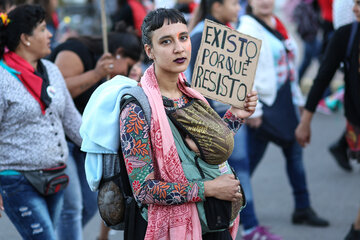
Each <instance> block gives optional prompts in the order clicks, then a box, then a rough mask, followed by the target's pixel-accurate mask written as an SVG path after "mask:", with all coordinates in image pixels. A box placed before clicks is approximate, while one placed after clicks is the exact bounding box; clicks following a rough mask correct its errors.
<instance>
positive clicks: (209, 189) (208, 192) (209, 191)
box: [204, 180, 214, 197]
mask: <svg viewBox="0 0 360 240" xmlns="http://www.w3.org/2000/svg"><path fill="white" fill-rule="evenodd" d="M204 189H205V190H204V192H205V193H204V195H205V197H213V196H214V193H213V184H212V181H211V180H210V181H205V182H204Z"/></svg>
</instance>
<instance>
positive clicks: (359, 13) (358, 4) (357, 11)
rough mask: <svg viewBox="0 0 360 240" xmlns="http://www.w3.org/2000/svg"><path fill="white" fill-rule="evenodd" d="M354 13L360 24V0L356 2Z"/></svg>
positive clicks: (355, 0)
mask: <svg viewBox="0 0 360 240" xmlns="http://www.w3.org/2000/svg"><path fill="white" fill-rule="evenodd" d="M353 12H354V14H355V18H356V21H358V22H360V0H354V7H353Z"/></svg>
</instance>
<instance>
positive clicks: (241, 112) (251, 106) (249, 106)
mask: <svg viewBox="0 0 360 240" xmlns="http://www.w3.org/2000/svg"><path fill="white" fill-rule="evenodd" d="M257 102H258V96H257V92H256V91H252V92H250V93H248V95H247V96H246V98H245V103H244V109H240V108H237V107H234V106H231V108H230V111H231V112H232V113H233V114H234V115H235V116H236V117H239V118H248V117H250V116H251V115H252V114H253V113H254V111H255V107H256V105H257Z"/></svg>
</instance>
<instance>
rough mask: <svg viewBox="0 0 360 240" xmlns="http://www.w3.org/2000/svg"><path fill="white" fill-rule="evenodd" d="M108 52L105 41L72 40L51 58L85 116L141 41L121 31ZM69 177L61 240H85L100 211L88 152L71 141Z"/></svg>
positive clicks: (125, 69) (127, 65) (135, 57)
mask: <svg viewBox="0 0 360 240" xmlns="http://www.w3.org/2000/svg"><path fill="white" fill-rule="evenodd" d="M108 40H109V51H110V52H109V53H103V45H102V38H100V37H96V36H79V37H77V38H70V39H68V40H67V41H66V42H64V43H62V44H60V45H59V46H58V47H56V48H55V49H54V51H53V52H52V54H51V55H50V60H51V61H53V62H54V63H55V64H56V65H57V66H58V67H59V69H60V71H61V73H62V74H63V76H64V78H65V81H66V84H67V87H68V89H69V91H70V94H71V96H72V97H73V99H74V102H75V105H76V108H77V109H78V110H79V112H80V113H81V114H82V113H83V111H84V109H85V106H86V104H87V102H88V100H89V98H90V96H91V94H92V93H93V91H94V90H95V89H96V88H97V87H98V86H99V85H100V84H101V83H103V82H105V80H106V76H108V75H109V76H115V75H118V74H121V75H125V76H126V75H127V74H128V70H129V69H130V67H131V66H132V65H134V64H135V63H136V62H137V61H138V60H139V58H140V54H141V45H140V41H139V40H138V38H137V37H136V35H134V34H133V33H129V32H126V31H125V29H124V28H123V29H119V32H111V33H109V34H108ZM68 146H69V149H70V156H69V163H68V169H67V171H68V174H69V176H70V177H71V179H72V181H71V182H70V183H69V186H68V188H67V189H66V190H65V193H64V207H63V210H62V213H61V221H60V223H59V231H58V236H59V239H82V238H83V235H82V229H83V227H84V226H85V225H86V224H87V223H88V222H89V221H90V219H91V218H92V217H93V216H94V215H95V213H96V212H97V202H96V196H97V195H96V193H95V192H92V191H91V189H90V188H89V186H88V184H87V182H86V176H85V169H84V164H85V153H83V152H82V151H80V148H79V147H78V146H76V145H74V144H73V143H72V142H71V141H68Z"/></svg>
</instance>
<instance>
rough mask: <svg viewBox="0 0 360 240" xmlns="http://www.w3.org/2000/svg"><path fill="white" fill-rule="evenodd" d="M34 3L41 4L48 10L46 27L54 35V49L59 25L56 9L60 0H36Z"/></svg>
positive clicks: (52, 40) (52, 41) (52, 43)
mask: <svg viewBox="0 0 360 240" xmlns="http://www.w3.org/2000/svg"><path fill="white" fill-rule="evenodd" d="M34 3H35V4H39V5H40V6H42V7H43V8H44V9H45V11H46V18H45V21H46V27H47V29H48V30H49V31H50V33H51V34H52V36H53V37H52V38H51V49H54V48H55V47H56V45H57V42H56V38H55V35H56V31H57V29H58V27H59V18H58V14H57V11H56V10H57V7H58V5H59V3H58V0H34Z"/></svg>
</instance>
